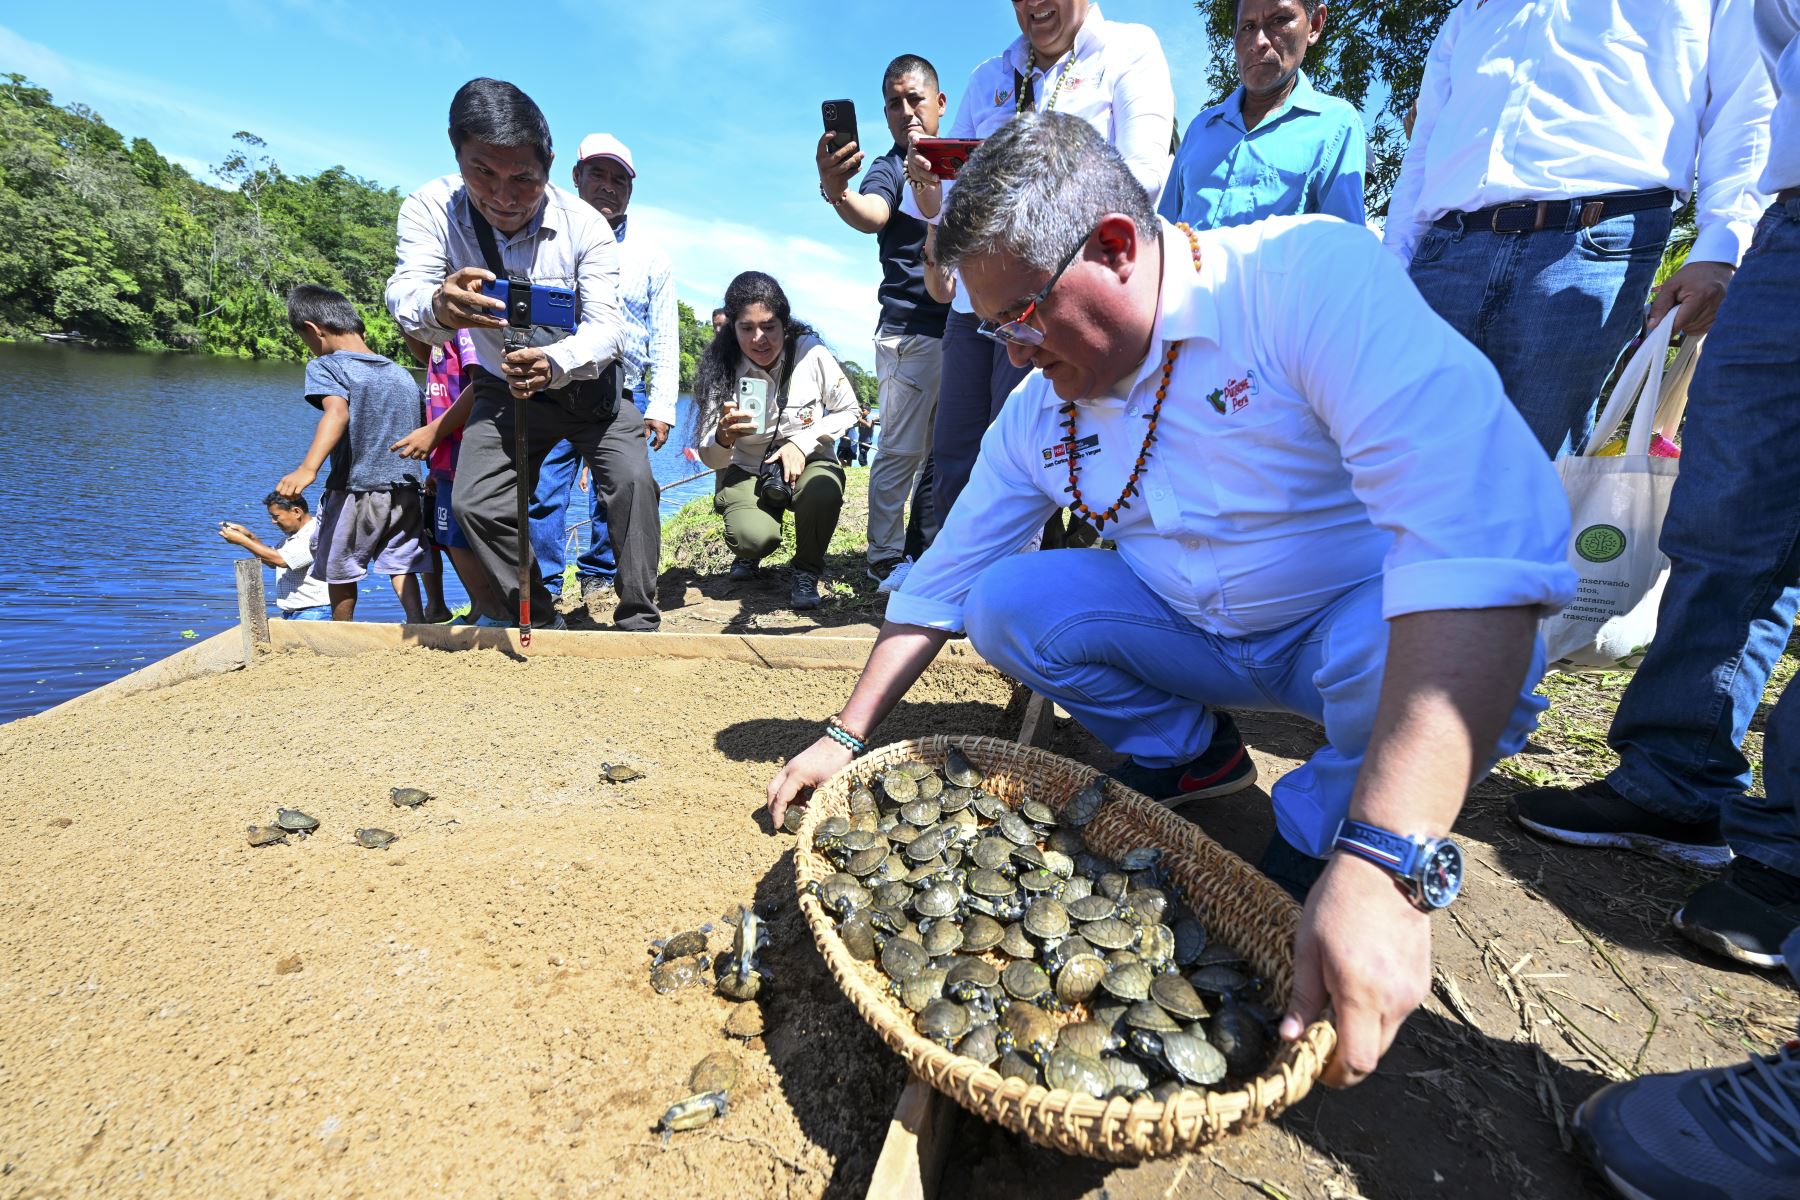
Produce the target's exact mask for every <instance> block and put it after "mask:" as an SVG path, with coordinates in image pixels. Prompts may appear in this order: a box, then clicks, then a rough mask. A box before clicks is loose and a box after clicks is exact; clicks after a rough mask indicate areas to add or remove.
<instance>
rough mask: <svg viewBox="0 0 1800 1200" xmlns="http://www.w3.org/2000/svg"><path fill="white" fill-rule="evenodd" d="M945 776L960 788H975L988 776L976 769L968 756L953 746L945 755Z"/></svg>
mask: <svg viewBox="0 0 1800 1200" xmlns="http://www.w3.org/2000/svg"><path fill="white" fill-rule="evenodd" d="M944 778H945V779H947V780H949V781H950V782H951V783H953V784H955V785H956V786H957V787H959V788H973V787H978V786H980V784H981V781H982V780H983V779H985V778H986V776H984V775H983V774H982V773H981V772H980V771H979V770H977V769H976V767H975V764H974V763H972V762H970V761H969V759H968V756H966V755H965V754H963V752H962V751H961V750H958V749H957V748H956V747H955V746H952V747H950V751H949V753H948V754H946V755H944Z"/></svg>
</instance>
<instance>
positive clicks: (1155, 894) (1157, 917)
mask: <svg viewBox="0 0 1800 1200" xmlns="http://www.w3.org/2000/svg"><path fill="white" fill-rule="evenodd" d="M1125 907H1126V908H1129V909H1130V910H1131V911H1132V913H1133V915H1134V916H1136V918H1137V923H1138V924H1139V925H1154V924H1156V923H1157V922H1158V921H1161V920H1162V919H1163V913H1164V912H1165V911H1167V909H1168V907H1169V897H1168V896H1167V895H1166V894H1164V893H1163V892H1161V891H1158V890H1156V889H1154V888H1145V889H1143V890H1141V891H1136V892H1132V893H1130V894H1129V895H1127V896H1126V897H1125Z"/></svg>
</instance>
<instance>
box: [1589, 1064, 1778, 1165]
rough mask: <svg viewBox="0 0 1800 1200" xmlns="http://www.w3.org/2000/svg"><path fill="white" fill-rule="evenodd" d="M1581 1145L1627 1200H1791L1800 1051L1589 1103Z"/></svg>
mask: <svg viewBox="0 0 1800 1200" xmlns="http://www.w3.org/2000/svg"><path fill="white" fill-rule="evenodd" d="M1575 1136H1576V1138H1577V1139H1578V1140H1579V1141H1580V1143H1581V1148H1582V1149H1583V1150H1584V1151H1586V1152H1587V1156H1588V1158H1589V1159H1590V1160H1592V1162H1593V1164H1594V1166H1595V1167H1596V1168H1598V1169H1599V1171H1600V1174H1602V1175H1603V1176H1605V1177H1606V1181H1607V1182H1608V1183H1610V1184H1612V1186H1613V1187H1614V1188H1615V1189H1616V1190H1617V1191H1618V1193H1619V1194H1620V1195H1621V1196H1626V1197H1630V1198H1631V1200H1787V1198H1791V1197H1792V1196H1794V1194H1795V1191H1794V1188H1795V1181H1796V1180H1800V1043H1795V1042H1789V1043H1788V1044H1787V1046H1786V1047H1784V1048H1783V1049H1780V1050H1777V1051H1776V1052H1775V1053H1773V1054H1765V1055H1760V1056H1758V1057H1756V1058H1752V1059H1749V1060H1748V1061H1746V1062H1742V1063H1739V1064H1737V1065H1736V1066H1732V1067H1715V1068H1713V1069H1711V1070H1697V1071H1682V1072H1679V1073H1677V1074H1673V1075H1645V1076H1643V1077H1642V1078H1639V1079H1633V1080H1631V1081H1629V1082H1627V1083H1615V1084H1613V1085H1612V1086H1610V1087H1607V1088H1603V1089H1601V1090H1600V1091H1598V1092H1595V1093H1594V1094H1593V1095H1592V1096H1589V1097H1588V1098H1587V1100H1586V1101H1585V1102H1584V1103H1583V1104H1582V1105H1581V1107H1580V1108H1578V1109H1576V1110H1575Z"/></svg>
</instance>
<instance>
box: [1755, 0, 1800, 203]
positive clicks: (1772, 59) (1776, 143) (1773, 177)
mask: <svg viewBox="0 0 1800 1200" xmlns="http://www.w3.org/2000/svg"><path fill="white" fill-rule="evenodd" d="M1756 34H1757V37H1758V38H1759V39H1761V41H1762V52H1763V60H1764V61H1765V62H1767V63H1768V65H1769V73H1770V74H1771V75H1773V76H1774V77H1775V91H1776V92H1777V93H1778V98H1777V99H1776V101H1775V114H1774V116H1772V117H1771V118H1770V119H1769V165H1768V166H1767V167H1766V168H1765V169H1764V170H1763V178H1762V190H1763V191H1765V192H1767V193H1769V194H1770V195H1771V196H1772V195H1774V194H1775V193H1776V192H1785V191H1787V190H1788V189H1789V188H1794V187H1800V0H1756Z"/></svg>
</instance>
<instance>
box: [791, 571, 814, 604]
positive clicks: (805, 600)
mask: <svg viewBox="0 0 1800 1200" xmlns="http://www.w3.org/2000/svg"><path fill="white" fill-rule="evenodd" d="M788 607H789V608H791V609H793V610H795V611H796V612H804V611H806V610H807V609H812V608H817V607H819V577H818V576H817V575H814V574H813V573H812V572H811V571H795V572H794V583H793V586H792V587H791V588H789V589H788Z"/></svg>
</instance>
